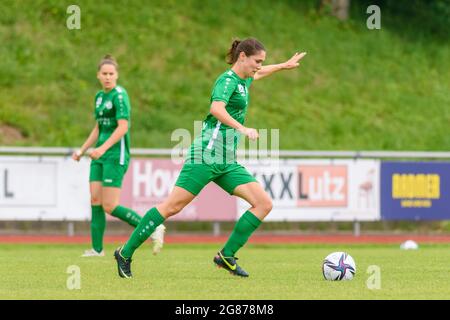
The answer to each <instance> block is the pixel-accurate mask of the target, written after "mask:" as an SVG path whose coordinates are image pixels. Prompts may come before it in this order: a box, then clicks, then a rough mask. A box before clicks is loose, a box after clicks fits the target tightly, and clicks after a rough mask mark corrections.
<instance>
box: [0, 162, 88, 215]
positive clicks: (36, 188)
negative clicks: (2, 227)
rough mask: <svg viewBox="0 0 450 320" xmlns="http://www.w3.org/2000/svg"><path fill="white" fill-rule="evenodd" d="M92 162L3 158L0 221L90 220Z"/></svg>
mask: <svg viewBox="0 0 450 320" xmlns="http://www.w3.org/2000/svg"><path fill="white" fill-rule="evenodd" d="M90 211H91V209H90V196H89V161H88V160H87V159H82V160H80V162H75V161H73V160H72V159H71V158H70V157H29V156H27V157H7V156H2V157H0V220H87V219H90V215H91V213H90Z"/></svg>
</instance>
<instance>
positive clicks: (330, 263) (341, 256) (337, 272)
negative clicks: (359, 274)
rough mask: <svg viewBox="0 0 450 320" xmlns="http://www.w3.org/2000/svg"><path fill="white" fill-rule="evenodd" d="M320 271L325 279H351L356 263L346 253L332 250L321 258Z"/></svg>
mask: <svg viewBox="0 0 450 320" xmlns="http://www.w3.org/2000/svg"><path fill="white" fill-rule="evenodd" d="M322 273H323V277H324V278H325V279H326V280H333V281H334V280H352V279H353V276H354V275H355V273H356V264H355V261H354V260H353V258H352V257H351V256H350V255H349V254H348V253H346V252H333V253H330V254H329V255H328V256H327V257H326V258H325V260H323V263H322Z"/></svg>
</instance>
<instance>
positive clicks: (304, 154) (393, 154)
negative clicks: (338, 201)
mask: <svg viewBox="0 0 450 320" xmlns="http://www.w3.org/2000/svg"><path fill="white" fill-rule="evenodd" d="M74 150H77V148H70V147H2V146H0V155H8V154H13V155H67V156H69V155H71V154H72V152H73V151H74ZM130 152H131V155H132V156H170V155H174V154H177V155H183V154H185V153H186V152H187V149H144V148H132V149H131V150H130ZM237 154H238V156H243V155H248V156H260V157H261V156H262V157H264V154H268V155H277V156H279V157H280V158H315V157H317V158H357V159H362V158H372V159H373V158H375V159H382V158H392V159H405V158H411V159H450V152H449V151H314V150H311V151H309V150H279V151H276V152H273V151H271V150H268V151H266V150H238V152H237Z"/></svg>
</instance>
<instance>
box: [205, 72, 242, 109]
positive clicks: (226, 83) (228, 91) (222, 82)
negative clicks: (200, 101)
mask: <svg viewBox="0 0 450 320" xmlns="http://www.w3.org/2000/svg"><path fill="white" fill-rule="evenodd" d="M236 86H237V81H236V79H234V78H232V77H223V78H221V79H219V80H217V82H216V84H215V86H214V88H213V90H212V94H211V101H223V102H225V104H228V101H229V100H230V97H231V95H232V94H233V92H234V90H236Z"/></svg>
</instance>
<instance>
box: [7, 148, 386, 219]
mask: <svg viewBox="0 0 450 320" xmlns="http://www.w3.org/2000/svg"><path fill="white" fill-rule="evenodd" d="M89 163H90V161H89V159H87V158H83V159H82V160H81V161H80V162H75V161H73V160H72V159H71V158H70V157H62V156H60V157H50V156H46V157H30V156H27V157H25V156H23V157H9V156H2V157H0V220H75V221H76V220H89V219H90V215H91V212H90V211H91V209H90V195H89ZM242 164H243V165H245V166H246V168H247V169H248V171H249V172H250V173H252V174H254V175H255V177H256V178H257V179H258V181H259V182H260V183H261V185H262V186H263V188H264V189H265V190H266V192H267V193H268V194H269V196H270V197H271V198H272V199H273V204H274V206H273V210H272V212H271V213H270V214H269V215H268V216H267V218H266V220H267V221H333V220H334V221H354V220H358V221H371V220H379V219H380V162H379V161H377V160H323V159H319V160H281V161H280V162H279V163H276V162H270V163H264V164H262V163H257V162H252V163H250V162H247V163H246V162H245V161H244V162H242ZM180 168H181V165H175V164H172V162H171V160H170V159H136V160H132V162H131V165H130V168H129V170H128V172H127V174H126V176H125V179H124V182H123V188H122V198H121V204H122V205H125V206H128V207H131V208H133V209H135V210H138V212H139V213H140V214H143V213H144V212H145V211H146V210H147V209H149V208H150V207H152V206H154V205H155V204H157V203H159V202H161V201H162V200H164V198H165V197H166V196H167V195H168V193H169V192H170V189H171V188H172V186H173V184H174V182H175V180H176V178H177V177H178V172H179V170H180ZM248 208H249V204H248V203H246V202H245V201H243V200H241V199H238V198H237V197H230V196H229V195H228V194H227V193H226V192H225V191H223V190H221V189H220V188H218V187H217V186H216V185H214V184H211V185H210V186H208V187H207V188H205V189H204V191H202V193H201V194H200V195H199V197H198V199H196V201H194V202H193V203H192V204H191V205H190V206H189V207H187V208H186V209H185V210H184V212H182V213H180V214H179V215H178V216H176V217H174V218H172V219H174V220H198V221H225V220H228V221H233V220H235V219H236V218H238V217H239V216H240V215H241V214H242V213H244V212H245V211H246V210H247V209H248Z"/></svg>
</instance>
